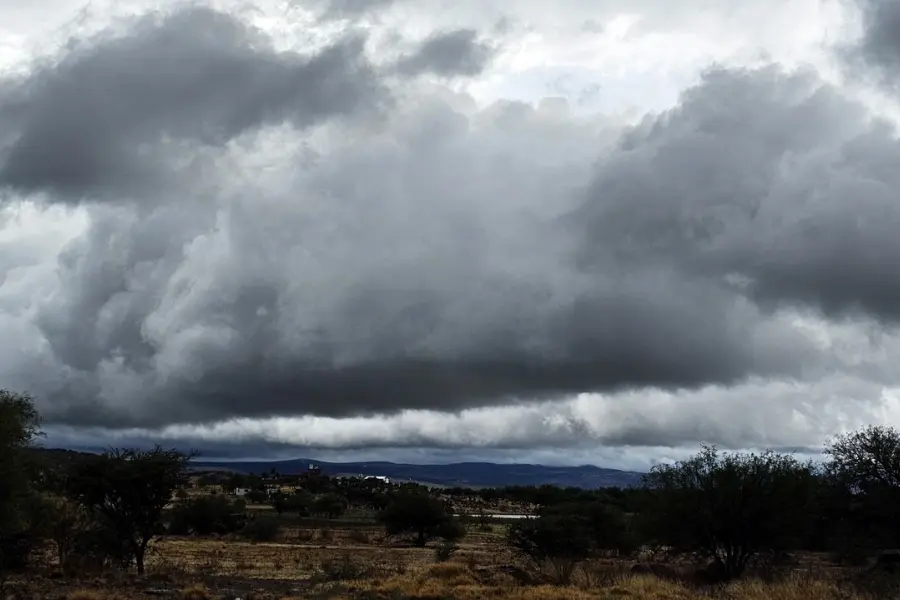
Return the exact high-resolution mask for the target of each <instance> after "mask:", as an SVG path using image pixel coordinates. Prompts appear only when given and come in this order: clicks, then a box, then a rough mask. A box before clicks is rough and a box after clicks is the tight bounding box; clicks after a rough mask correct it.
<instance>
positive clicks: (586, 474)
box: [193, 458, 643, 489]
mask: <svg viewBox="0 0 900 600" xmlns="http://www.w3.org/2000/svg"><path fill="white" fill-rule="evenodd" d="M309 465H315V466H317V467H319V468H320V469H321V470H322V473H324V474H326V475H346V474H359V475H382V476H385V477H389V478H391V479H392V480H394V481H398V482H402V481H415V482H418V483H425V484H432V485H438V486H446V487H472V488H482V487H503V486H509V485H545V484H546V485H555V486H559V487H569V486H571V487H579V488H584V489H596V488H601V487H629V486H633V485H637V484H638V483H640V479H641V476H642V475H643V474H642V473H637V472H634V471H620V470H617V469H604V468H601V467H595V466H592V465H583V466H578V467H548V466H543V465H529V464H498V463H478V462H466V463H453V464H447V465H411V464H402V463H392V462H357V463H329V462H323V461H320V460H314V459H308V458H298V459H294V460H284V461H233V460H232V461H196V462H194V463H193V466H194V467H195V468H197V469H205V470H227V471H237V472H242V473H256V474H259V473H265V472H269V471H271V470H272V469H275V471H277V472H278V473H281V474H285V475H288V474H293V473H301V472H303V471H306V469H307V468H308V467H309Z"/></svg>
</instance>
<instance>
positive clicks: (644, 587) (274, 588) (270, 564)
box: [9, 518, 900, 600]
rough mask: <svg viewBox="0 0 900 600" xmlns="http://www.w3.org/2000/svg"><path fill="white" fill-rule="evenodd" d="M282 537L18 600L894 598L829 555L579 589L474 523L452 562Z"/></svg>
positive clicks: (197, 552)
mask: <svg viewBox="0 0 900 600" xmlns="http://www.w3.org/2000/svg"><path fill="white" fill-rule="evenodd" d="M284 522H285V527H283V528H282V531H281V533H280V536H279V538H278V540H277V541H275V542H271V543H252V542H249V541H246V540H243V539H241V538H239V537H235V536H223V537H219V538H194V537H165V538H161V539H159V540H158V541H156V542H155V544H154V545H153V547H152V551H151V553H150V554H149V556H148V572H147V574H146V575H145V576H144V577H137V576H134V575H124V574H120V573H115V574H114V573H107V574H103V575H99V576H88V575H81V576H75V577H73V578H71V579H67V578H64V577H61V576H60V575H59V574H57V573H54V567H53V565H52V563H51V564H48V565H46V567H45V570H44V571H43V574H34V575H32V576H30V577H29V579H28V580H14V581H13V582H12V584H11V586H10V588H9V589H11V590H12V595H13V597H15V598H17V599H19V598H22V599H24V598H28V599H38V598H59V599H70V600H119V599H122V600H124V599H126V598H141V599H151V598H183V599H184V600H207V599H209V600H213V599H222V600H226V599H228V600H232V599H236V598H241V599H242V600H248V599H254V600H259V599H269V598H271V599H281V598H298V599H299V598H316V599H322V600H324V599H328V598H334V599H347V600H357V599H358V600H382V599H383V600H405V599H408V600H412V599H417V600H453V599H456V600H488V599H491V600H507V599H508V600H543V599H548V600H555V599H558V600H562V599H573V600H589V599H597V600H622V599H633V600H642V599H646V600H692V599H701V598H704V599H712V598H721V599H723V600H770V599H771V600H817V599H828V600H876V599H884V600H887V599H889V598H893V597H900V596H896V595H894V593H893V591H890V590H889V589H888V588H885V587H882V588H880V589H879V590H878V591H877V592H876V591H871V590H870V591H868V592H866V591H864V590H862V589H860V588H859V587H856V586H851V585H849V584H848V579H849V576H848V573H849V572H847V571H843V570H841V569H839V568H838V567H836V566H834V565H832V564H830V563H829V562H828V561H827V560H825V559H824V558H823V557H817V556H804V557H801V561H800V564H798V565H795V566H794V567H793V568H792V569H790V570H785V571H783V572H781V573H780V574H779V575H778V576H776V577H774V578H771V579H772V581H771V582H770V583H765V582H764V581H762V579H760V578H754V577H752V576H751V577H750V578H748V579H747V580H744V581H740V582H736V583H733V584H729V585H726V586H720V587H716V588H702V587H698V586H696V585H692V584H691V583H689V582H688V581H679V580H678V579H677V578H673V579H663V578H660V577H656V576H652V575H645V574H641V575H636V574H632V573H631V572H630V570H631V567H632V566H633V565H634V564H635V561H633V560H614V559H607V560H602V561H592V562H588V563H585V564H584V565H582V566H581V567H580V568H578V569H577V570H576V572H575V574H574V577H573V579H572V582H571V583H570V584H569V585H565V586H555V585H548V584H547V583H546V582H542V581H541V580H540V570H539V569H537V568H535V567H533V566H532V567H529V566H528V565H526V564H523V563H522V562H521V561H520V560H518V559H517V558H516V557H515V556H514V555H513V554H512V553H511V552H510V551H509V550H508V549H507V548H506V546H505V544H504V543H503V534H504V527H503V526H502V525H492V526H491V527H490V528H489V531H483V530H481V528H478V527H474V526H473V527H471V528H470V531H469V533H468V535H467V536H466V538H465V539H464V540H462V542H461V543H460V544H459V550H458V551H457V553H456V554H455V555H454V556H453V557H452V558H451V559H450V560H448V561H445V562H438V561H437V559H436V556H435V549H434V547H431V546H429V547H426V548H415V547H410V546H408V545H405V544H403V543H401V542H398V541H396V540H391V539H388V538H386V537H385V536H384V533H383V531H382V530H381V528H379V527H378V526H377V525H376V524H374V523H371V522H370V523H360V522H358V521H356V520H351V521H345V522H343V523H342V522H340V521H335V522H332V523H329V524H327V526H321V527H315V528H308V527H307V526H306V525H307V524H306V523H298V522H299V519H290V518H285V519H284Z"/></svg>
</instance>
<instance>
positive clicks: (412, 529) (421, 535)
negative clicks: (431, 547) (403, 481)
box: [379, 492, 466, 547]
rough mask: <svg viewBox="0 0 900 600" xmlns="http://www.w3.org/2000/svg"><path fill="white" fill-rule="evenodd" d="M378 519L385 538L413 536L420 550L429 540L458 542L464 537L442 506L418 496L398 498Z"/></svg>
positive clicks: (400, 496) (444, 505)
mask: <svg viewBox="0 0 900 600" xmlns="http://www.w3.org/2000/svg"><path fill="white" fill-rule="evenodd" d="M379 519H380V520H381V522H382V523H384V526H385V532H386V533H387V534H388V535H399V534H412V535H414V536H415V544H416V545H417V546H420V547H421V546H424V545H425V543H426V542H427V541H428V540H429V539H432V538H443V539H445V540H458V539H460V538H461V537H463V536H464V535H465V533H466V531H465V528H464V527H463V526H462V524H461V523H460V522H459V520H458V519H456V518H455V517H453V515H451V514H450V512H449V511H448V509H447V505H446V504H445V503H443V502H441V501H440V500H438V499H437V498H432V497H431V496H429V495H427V494H425V493H421V492H403V493H400V494H397V495H396V496H395V497H394V498H393V499H392V500H391V502H390V504H388V506H387V508H385V509H384V511H382V512H381V514H380V515H379Z"/></svg>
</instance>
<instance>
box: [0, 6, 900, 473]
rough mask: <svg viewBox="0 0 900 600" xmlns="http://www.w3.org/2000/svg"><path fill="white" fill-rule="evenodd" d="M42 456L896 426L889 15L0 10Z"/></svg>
mask: <svg viewBox="0 0 900 600" xmlns="http://www.w3.org/2000/svg"><path fill="white" fill-rule="evenodd" d="M0 69H2V74H0V340H2V341H3V343H2V344H0V388H6V389H10V390H14V391H23V392H29V393H31V394H32V395H33V396H34V397H35V399H36V402H37V404H38V407H39V409H40V410H41V412H42V414H43V416H44V419H45V425H46V430H47V433H48V439H47V440H46V443H47V444H48V445H69V446H73V447H98V446H99V447H102V446H105V445H110V444H113V445H133V444H146V443H154V442H156V441H161V442H163V443H165V444H168V445H171V444H177V445H179V446H182V447H194V448H199V449H200V450H201V451H202V452H204V453H205V454H206V455H207V456H211V457H212V456H240V457H253V458H263V457H290V456H313V457H320V458H324V459H328V458H331V459H341V458H354V459H359V458H371V459H375V458H381V459H392V460H407V461H414V462H430V461H438V462H447V461H456V460H473V459H488V460H499V461H528V462H545V463H554V464H566V463H571V464H583V463H594V464H599V465H601V466H612V467H624V468H636V469H645V468H647V467H648V466H650V465H651V464H653V463H654V462H657V461H660V460H671V459H673V458H680V457H683V456H685V455H686V454H688V453H690V452H693V451H694V450H696V449H697V448H698V446H699V445H700V444H701V443H713V444H717V445H718V446H720V447H723V448H731V449H762V448H777V449H797V450H798V451H800V452H812V453H814V452H816V451H817V449H819V448H821V446H822V444H823V443H825V442H826V441H827V440H828V439H829V438H830V437H831V436H833V435H835V434H837V433H841V432H845V431H848V430H851V429H855V428H858V427H861V426H865V425H867V424H870V423H885V424H889V425H900V330H898V325H900V277H898V276H897V272H898V267H900V233H898V232H900V196H898V190H900V168H898V165H900V141H898V132H897V127H898V122H900V121H898V115H900V110H898V106H900V103H898V99H900V2H898V1H894V0H856V1H851V0H753V1H752V2H751V1H749V0H748V1H746V2H726V1H724V0H722V1H720V0H683V1H679V2H672V1H671V0H552V1H551V0H517V1H516V2H488V1H485V0H453V1H449V0H291V1H286V2H285V1H275V0H259V1H258V2H257V3H255V4H250V3H243V2H242V3H237V2H228V1H218V2H210V3H201V2H190V3H188V2H176V1H175V0H167V1H156V2H152V1H149V0H128V1H124V2H123V1H118V2H111V1H95V2H92V3H91V4H90V5H88V6H83V2H82V1H79V0H32V1H30V2H19V1H17V0H16V1H13V0H0Z"/></svg>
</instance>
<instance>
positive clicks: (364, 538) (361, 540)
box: [347, 529, 371, 544]
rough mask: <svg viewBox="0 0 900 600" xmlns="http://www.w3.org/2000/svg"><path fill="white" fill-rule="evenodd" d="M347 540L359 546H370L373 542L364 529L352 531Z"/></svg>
mask: <svg viewBox="0 0 900 600" xmlns="http://www.w3.org/2000/svg"><path fill="white" fill-rule="evenodd" d="M347 539H348V540H350V541H351V542H356V543H357V544H368V543H369V542H370V541H371V540H370V539H369V534H368V533H366V532H365V531H363V530H362V529H351V530H350V532H349V533H348V534H347Z"/></svg>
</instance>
